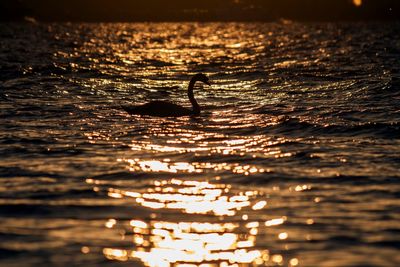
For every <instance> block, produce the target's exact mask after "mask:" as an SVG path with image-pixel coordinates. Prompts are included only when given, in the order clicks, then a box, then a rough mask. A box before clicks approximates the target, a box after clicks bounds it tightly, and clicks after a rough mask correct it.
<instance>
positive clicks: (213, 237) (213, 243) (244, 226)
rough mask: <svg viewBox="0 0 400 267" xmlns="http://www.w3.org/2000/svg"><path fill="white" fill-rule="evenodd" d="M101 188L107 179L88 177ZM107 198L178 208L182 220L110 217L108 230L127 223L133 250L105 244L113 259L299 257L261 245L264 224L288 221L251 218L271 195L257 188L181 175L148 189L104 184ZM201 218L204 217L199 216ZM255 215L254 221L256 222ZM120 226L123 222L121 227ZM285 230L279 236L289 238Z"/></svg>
mask: <svg viewBox="0 0 400 267" xmlns="http://www.w3.org/2000/svg"><path fill="white" fill-rule="evenodd" d="M86 182H87V183H88V184H92V185H94V189H95V191H98V190H99V187H98V186H101V184H102V182H101V181H97V180H94V179H87V180H86ZM105 191H106V192H107V194H108V196H109V197H111V198H116V199H127V200H129V199H132V200H134V202H135V203H136V205H139V206H142V207H144V208H147V209H149V210H154V211H168V210H171V211H174V212H175V213H178V212H179V214H180V215H179V216H176V217H179V218H177V220H163V219H162V218H161V217H162V216H160V215H158V216H157V215H154V216H153V218H151V219H147V220H143V218H132V219H131V220H130V221H129V224H125V226H124V222H123V221H121V222H118V221H117V220H116V219H110V220H108V221H107V222H106V223H105V226H106V227H107V228H118V227H124V233H125V234H124V237H123V238H124V239H126V240H132V242H133V244H132V245H133V246H132V249H121V248H111V247H106V248H104V249H103V254H104V255H105V257H106V258H107V259H109V260H118V261H128V260H140V261H141V262H143V264H145V266H150V267H161V266H181V267H183V266H210V267H211V266H218V267H225V266H278V265H282V264H285V265H287V266H296V265H298V260H297V259H296V258H292V259H284V258H283V256H282V255H280V254H272V253H271V252H270V251H269V250H268V249H267V248H265V247H262V248H260V246H257V244H256V240H257V235H258V234H259V231H260V228H264V229H263V231H266V229H265V228H268V227H273V226H276V225H281V224H284V223H285V221H286V219H287V218H286V217H280V218H272V219H270V220H266V221H261V220H259V219H257V218H252V217H254V216H249V214H251V213H252V211H257V210H262V209H266V208H267V207H268V202H267V196H265V195H263V194H262V193H260V192H258V191H237V190H232V187H231V185H225V184H213V183H210V182H207V181H193V180H182V179H170V180H156V181H154V182H153V185H152V186H151V187H150V188H147V189H145V190H143V191H140V190H138V191H129V190H122V189H117V188H105ZM199 216H200V217H199ZM253 219H254V220H253ZM119 224H120V225H119ZM286 238H287V233H281V234H280V235H279V239H282V240H283V239H286Z"/></svg>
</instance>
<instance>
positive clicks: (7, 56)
mask: <svg viewBox="0 0 400 267" xmlns="http://www.w3.org/2000/svg"><path fill="white" fill-rule="evenodd" d="M399 40H400V25H399V24H383V23H382V24H379V23H377V24H372V23H371V24H297V23H271V24H218V23H215V24H212V23H211V24H151V23H149V24H64V25H61V24H52V25H43V24H41V25H34V24H32V25H28V24H2V25H0V107H1V108H0V118H1V123H0V155H1V161H0V177H1V179H0V240H1V242H0V265H1V266H46V265H48V266H67V265H68V266H103V265H104V266H143V265H145V266H151V267H156V266H157V267H161V266H162V267H164V266H174V267H177V266H180V267H183V266H185V267H192V266H201V267H206V266H207V267H212V266H218V267H225V266H398V265H397V264H398V263H400V253H399V252H400V251H399V249H400V223H399V221H400V200H399V196H400V193H399V192H400V174H399V167H400V138H399V137H400V108H399V107H400V106H399V101H400V91H399V79H400V74H399V73H400V64H399V62H400V61H399V60H400V41H399ZM196 72H204V73H206V74H207V75H208V76H209V77H210V79H211V80H212V82H213V86H212V87H211V88H206V87H204V88H203V87H201V86H198V88H197V89H196V96H197V99H198V101H199V102H200V104H201V105H202V107H203V110H204V112H203V114H202V115H201V116H199V117H196V118H178V119H174V118H164V119H160V118H149V117H147V118H146V117H135V116H129V115H127V114H126V113H125V112H123V111H122V110H121V109H120V105H125V104H128V103H132V104H136V103H144V102H146V101H149V100H155V99H162V100H168V99H169V100H172V101H175V102H179V103H185V104H186V103H188V101H187V100H186V92H185V90H186V87H187V81H188V80H189V79H190V77H191V75H192V74H194V73H196Z"/></svg>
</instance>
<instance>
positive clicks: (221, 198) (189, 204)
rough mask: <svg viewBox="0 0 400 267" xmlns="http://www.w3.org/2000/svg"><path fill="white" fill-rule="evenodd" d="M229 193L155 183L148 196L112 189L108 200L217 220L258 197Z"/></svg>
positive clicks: (202, 185) (195, 184) (225, 188)
mask: <svg viewBox="0 0 400 267" xmlns="http://www.w3.org/2000/svg"><path fill="white" fill-rule="evenodd" d="M87 181H89V182H93V181H91V180H87ZM229 191H230V186H229V185H222V184H220V185H217V184H211V183H209V182H199V181H184V180H179V179H171V180H162V181H155V182H154V187H153V188H149V189H147V192H135V191H126V190H120V189H114V188H109V189H108V196H109V197H112V198H123V197H131V198H134V199H135V200H136V202H137V203H139V204H140V205H142V206H144V207H148V208H152V209H161V208H164V209H176V210H181V211H183V212H184V213H188V214H209V213H211V214H214V215H216V216H234V215H235V214H236V212H237V211H238V210H240V209H242V208H244V207H249V206H251V205H252V203H251V202H250V197H251V196H253V195H255V194H257V192H253V191H246V192H244V193H242V192H241V193H240V194H238V195H232V194H229ZM266 205H267V202H266V201H260V202H257V203H254V204H253V206H252V208H253V210H257V209H262V208H264V207H265V206H266Z"/></svg>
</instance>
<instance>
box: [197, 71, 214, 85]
mask: <svg viewBox="0 0 400 267" xmlns="http://www.w3.org/2000/svg"><path fill="white" fill-rule="evenodd" d="M193 79H194V80H195V81H200V82H203V83H205V84H207V85H211V83H210V81H209V79H208V77H207V76H206V75H204V74H203V73H197V74H196V75H194V76H193Z"/></svg>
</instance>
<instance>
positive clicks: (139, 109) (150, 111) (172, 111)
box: [123, 73, 210, 117]
mask: <svg viewBox="0 0 400 267" xmlns="http://www.w3.org/2000/svg"><path fill="white" fill-rule="evenodd" d="M197 81H199V82H203V83H205V84H207V85H210V82H209V81H208V77H207V76H206V75H204V74H202V73H198V74H196V75H194V76H193V77H192V79H191V80H190V82H189V88H188V97H189V100H190V103H192V109H189V108H185V107H182V106H179V105H177V104H173V103H170V102H166V101H151V102H149V103H146V104H144V105H142V106H135V107H123V108H124V110H125V111H126V112H128V113H129V114H132V115H148V116H156V117H181V116H191V115H199V114H200V106H199V104H197V101H196V99H195V98H194V95H193V87H194V84H195V83H196V82H197Z"/></svg>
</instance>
